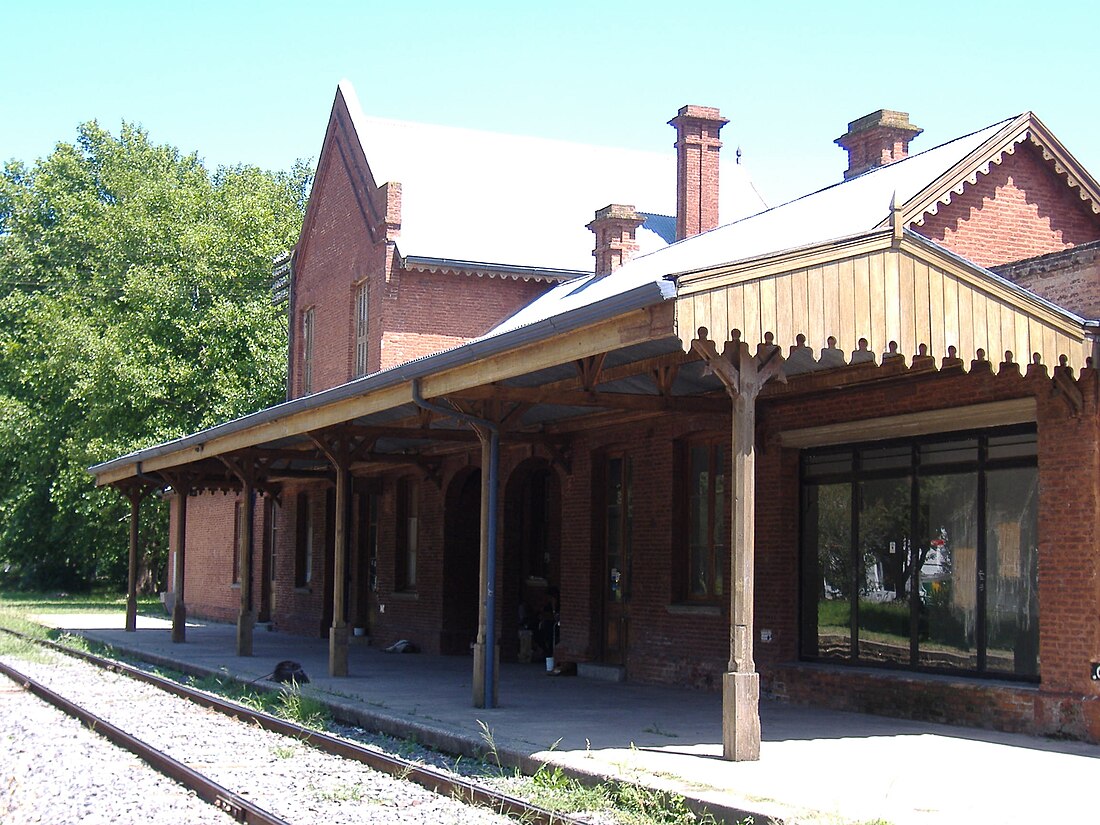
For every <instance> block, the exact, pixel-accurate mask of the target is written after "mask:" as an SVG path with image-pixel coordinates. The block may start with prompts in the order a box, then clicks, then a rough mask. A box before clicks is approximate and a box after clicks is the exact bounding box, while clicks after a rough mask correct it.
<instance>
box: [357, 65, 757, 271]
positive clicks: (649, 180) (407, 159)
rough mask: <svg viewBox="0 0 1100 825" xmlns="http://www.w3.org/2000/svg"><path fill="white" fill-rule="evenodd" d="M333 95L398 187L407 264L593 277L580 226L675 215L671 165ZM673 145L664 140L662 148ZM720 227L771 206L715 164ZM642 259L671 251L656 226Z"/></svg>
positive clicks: (738, 171)
mask: <svg viewBox="0 0 1100 825" xmlns="http://www.w3.org/2000/svg"><path fill="white" fill-rule="evenodd" d="M339 94H341V95H342V96H343V99H344V103H345V105H346V106H347V109H348V113H349V114H350V116H351V119H352V123H353V124H354V127H355V132H356V134H357V136H358V139H359V142H360V144H361V146H362V148H363V153H364V155H365V156H366V159H367V163H368V164H369V166H370V169H371V173H372V174H373V176H374V179H375V181H376V182H377V183H378V184H379V185H382V184H383V183H386V182H389V181H396V182H399V183H400V184H401V213H402V214H401V233H400V235H399V236H398V238H397V248H398V251H399V252H400V253H401V255H402V256H405V257H416V258H437V259H450V260H458V261H468V262H483V263H489V264H503V265H514V266H517V267H528V268H532V267H533V268H539V269H546V270H571V271H574V272H591V271H592V269H593V263H594V262H593V257H592V249H593V246H594V238H593V236H592V233H591V232H590V231H589V230H588V229H586V228H585V227H586V226H587V225H588V223H589V222H591V220H592V217H593V214H594V213H595V211H596V210H597V209H600V208H602V207H604V206H607V205H608V204H611V203H623V204H631V205H632V206H634V207H636V208H637V209H638V210H639V211H642V212H646V213H652V214H655V215H658V216H659V215H674V214H675V210H676V156H675V154H674V153H673V152H671V151H669V152H665V153H658V152H641V151H635V150H628V149H616V148H610V147H604V146H588V145H583V144H578V143H568V142H565V141H556V140H546V139H542V138H534V137H523V136H517V135H503V134H495V133H490V132H480V131H474V130H470V129H459V128H454V127H447V126H433V125H427V124H420V123H407V122H401V121H395V120H382V119H378V118H372V117H367V116H366V115H365V114H364V113H363V110H362V108H361V106H360V105H359V100H358V97H357V96H356V94H355V90H354V88H353V87H352V85H351V84H350V83H349V82H348V81H346V80H344V81H342V82H341V83H340V87H339ZM672 142H673V136H672V134H671V133H670V135H669V145H670V146H671V144H672ZM720 198H721V203H720V210H721V212H720V214H721V216H722V219H723V220H736V219H737V218H741V217H744V216H745V215H750V214H753V213H755V212H759V211H760V210H761V209H763V208H765V207H766V204H765V203H764V201H763V199H762V198H761V197H760V194H759V193H758V192H757V191H756V188H755V187H754V186H753V184H752V181H751V180H750V178H749V174H748V171H747V170H746V168H745V167H744V166H743V165H741V164H739V163H735V162H733V161H732V159H731V160H727V161H724V162H723V163H722V171H721V188H720ZM652 223H653V226H654V227H655V229H654V228H651V227H650V226H644V227H643V228H642V230H641V231H640V232H639V238H638V240H639V243H640V244H641V246H642V251H643V252H649V251H653V250H655V249H658V248H661V247H663V246H665V245H666V244H667V241H666V240H665V239H664V238H662V231H661V227H662V224H661V223H660V222H659V221H658V222H652Z"/></svg>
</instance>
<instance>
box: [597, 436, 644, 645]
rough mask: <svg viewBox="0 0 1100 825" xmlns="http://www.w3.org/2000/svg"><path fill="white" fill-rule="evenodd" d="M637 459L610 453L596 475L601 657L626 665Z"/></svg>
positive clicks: (628, 641) (628, 639)
mask: <svg viewBox="0 0 1100 825" xmlns="http://www.w3.org/2000/svg"><path fill="white" fill-rule="evenodd" d="M632 477H633V463H632V461H631V459H630V456H629V455H625V454H623V453H608V454H607V455H606V456H605V458H604V460H603V461H602V462H601V466H600V467H599V472H597V474H596V476H595V480H596V482H597V486H596V489H595V490H594V493H595V495H594V496H593V499H594V502H595V505H596V510H595V516H596V529H597V533H596V535H597V536H598V537H599V541H600V544H601V545H602V546H601V547H600V548H599V551H600V552H599V554H598V556H597V558H600V557H602V560H603V565H602V571H601V572H602V582H601V584H600V591H601V594H602V596H601V602H602V607H603V610H602V613H603V622H602V626H603V627H602V629H603V633H602V639H601V645H600V648H601V659H602V661H603V662H604V664H609V665H618V666H620V667H621V666H625V665H626V658H627V650H628V649H629V643H630V637H629V630H630V578H631V568H632V563H631V562H632V560H631V556H632V552H631V550H632V548H631V545H632V541H633V521H634V506H633V491H632V488H633V484H632V481H633V479H632Z"/></svg>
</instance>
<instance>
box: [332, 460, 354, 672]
mask: <svg viewBox="0 0 1100 825" xmlns="http://www.w3.org/2000/svg"><path fill="white" fill-rule="evenodd" d="M334 464H336V525H335V529H334V530H333V541H334V542H335V544H336V547H335V548H334V552H333V554H332V555H333V567H332V627H331V628H330V629H329V637H328V673H329V676H347V675H348V624H347V621H346V620H345V614H346V613H347V608H346V605H345V604H344V584H345V583H344V578H345V575H346V574H345V571H346V570H347V557H348V529H347V516H348V483H349V481H350V475H351V474H350V472H349V471H348V465H347V462H346V461H340V462H334Z"/></svg>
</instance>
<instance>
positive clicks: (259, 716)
mask: <svg viewBox="0 0 1100 825" xmlns="http://www.w3.org/2000/svg"><path fill="white" fill-rule="evenodd" d="M0 630H3V631H4V632H5V633H9V634H11V635H13V636H16V637H18V638H20V639H23V640H24V641H28V642H32V643H34V644H40V645H43V646H45V647H48V648H50V649H52V650H56V651H58V652H59V653H64V654H65V655H67V656H72V657H75V658H78V659H81V660H83V661H85V662H88V663H89V664H92V665H95V666H96V667H99V668H102V669H103V670H108V671H111V672H114V673H120V674H122V675H124V676H128V677H130V678H132V679H136V680H138V681H141V682H144V683H146V684H149V685H153V686H154V687H157V688H159V689H160V690H163V691H165V692H167V693H170V694H172V695H174V696H178V697H180V698H182V699H187V700H188V701H190V702H193V703H195V704H196V705H199V706H201V707H204V708H208V709H210V710H214V711H217V712H218V713H222V714H225V715H226V716H230V717H233V718H236V719H239V720H241V721H243V722H248V723H249V724H254V725H258V726H259V727H261V728H263V729H265V730H270V731H273V732H275V733H280V734H282V735H284V736H290V737H293V738H295V739H297V740H299V741H301V742H303V743H305V744H307V745H310V746H312V747H315V748H317V749H318V750H320V751H322V752H324V753H329V754H332V755H334V756H340V757H342V758H344V759H352V760H355V761H356V762H361V763H363V764H364V765H366V766H368V767H370V768H373V769H374V770H376V771H379V772H381V773H385V774H388V775H389V776H393V777H396V778H398V779H407V780H410V781H412V782H415V783H416V784H418V785H420V786H421V787H423V788H426V789H427V790H429V791H433V792H435V793H437V794H440V795H441V796H447V797H450V798H452V799H455V800H457V801H459V802H463V803H465V804H467V805H476V806H478V807H483V808H488V809H490V810H493V811H495V812H496V813H500V814H504V815H506V816H512V817H516V818H518V819H520V820H521V821H522V822H524V823H531V825H583V824H584V823H585V822H586V820H582V819H580V818H577V817H572V816H569V815H567V814H562V813H558V812H557V811H551V810H549V809H547V808H542V807H540V806H538V805H533V804H531V803H529V802H526V801H524V800H522V799H519V798H518V797H515V796H511V795H510V794H505V793H500V792H498V791H494V790H492V789H491V788H487V787H485V786H484V785H479V784H477V783H476V782H472V781H470V780H468V779H464V778H462V777H457V776H452V775H449V774H446V773H444V772H443V771H440V770H436V769H435V768H432V767H429V766H427V765H421V764H419V763H416V762H410V761H407V760H405V759H401V758H399V757H396V756H391V755H389V754H386V753H381V752H379V751H374V750H370V749H368V748H365V747H363V746H362V745H358V744H356V743H355V742H350V741H348V740H346V739H339V738H337V737H335V736H330V735H328V734H327V733H322V732H320V731H317V730H313V729H312V728H306V727H303V726H302V725H298V724H296V723H294V722H290V721H288V720H286V719H281V718H279V717H278V716H273V715H271V714H270V713H265V712H264V711H261V710H254V709H253V708H248V707H245V706H244V705H240V704H237V703H235V702H230V701H228V700H225V699H222V698H220V697H218V696H215V695H213V694H211V693H207V692H206V691H201V690H197V689H195V688H190V687H187V686H186V685H181V684H180V683H179V682H174V681H172V680H171V679H167V678H165V677H163V676H157V675H156V674H154V673H149V672H147V671H144V670H141V669H140V668H136V667H132V666H131V665H127V664H124V663H122V662H116V661H114V660H113V659H106V658H104V657H102V656H96V655H95V654H93V653H87V652H85V651H82V650H74V649H73V648H69V647H66V646H65V645H62V644H59V643H57V642H53V641H50V640H48V639H35V638H33V637H31V636H27V635H25V634H23V633H19V632H18V631H15V630H10V629H8V628H6V627H0ZM0 664H2V663H0ZM262 689H263V690H270V689H269V688H267V687H266V686H265V687H264V688H262ZM242 821H244V820H242Z"/></svg>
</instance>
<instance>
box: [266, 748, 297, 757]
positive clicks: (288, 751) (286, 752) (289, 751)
mask: <svg viewBox="0 0 1100 825" xmlns="http://www.w3.org/2000/svg"><path fill="white" fill-rule="evenodd" d="M271 752H272V753H273V754H275V756H276V757H277V758H279V759H290V757H292V756H294V755H295V754H296V753H298V749H297V748H296V747H294V746H293V745H276V746H275V747H273V748H272V749H271Z"/></svg>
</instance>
